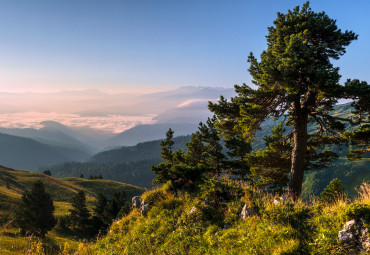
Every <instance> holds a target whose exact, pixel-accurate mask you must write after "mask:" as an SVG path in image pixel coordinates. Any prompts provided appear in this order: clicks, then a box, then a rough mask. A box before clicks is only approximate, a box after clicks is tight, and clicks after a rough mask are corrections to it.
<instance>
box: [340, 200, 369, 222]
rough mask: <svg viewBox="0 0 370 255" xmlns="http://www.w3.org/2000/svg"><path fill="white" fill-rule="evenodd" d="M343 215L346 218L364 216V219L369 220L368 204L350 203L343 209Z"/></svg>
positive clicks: (357, 218)
mask: <svg viewBox="0 0 370 255" xmlns="http://www.w3.org/2000/svg"><path fill="white" fill-rule="evenodd" d="M345 215H346V217H347V220H352V219H356V220H359V219H360V218H364V219H365V220H366V221H370V204H363V203H353V204H350V205H349V206H348V207H347V209H346V211H345Z"/></svg>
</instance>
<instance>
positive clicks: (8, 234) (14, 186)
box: [0, 166, 144, 254]
mask: <svg viewBox="0 0 370 255" xmlns="http://www.w3.org/2000/svg"><path fill="white" fill-rule="evenodd" d="M36 180H41V181H42V182H43V184H44V186H45V190H46V192H47V193H49V194H50V195H51V197H52V199H53V200H54V206H55V212H54V215H55V216H57V217H58V216H64V215H68V214H69V209H71V208H72V206H71V201H72V198H73V197H74V196H75V195H76V194H77V192H78V191H80V190H83V191H84V192H85V194H86V202H87V206H88V208H89V209H90V210H91V209H92V207H93V204H94V203H95V202H96V198H97V196H98V193H99V192H102V193H103V194H104V195H105V196H106V197H108V198H109V197H112V195H113V194H114V193H116V192H122V191H124V192H125V193H126V195H127V196H126V199H128V200H130V199H131V197H132V196H135V195H140V194H142V193H143V191H144V190H143V189H142V188H139V187H135V186H132V185H129V184H125V183H120V182H116V181H110V180H101V179H97V180H87V179H82V178H61V179H59V178H55V177H51V176H48V175H45V174H41V173H32V172H27V171H20V170H15V169H12V168H8V167H4V166H0V254H25V253H27V250H28V249H33V248H34V249H36V250H37V244H36V243H34V241H33V239H32V238H30V237H25V236H22V235H20V234H19V229H18V228H15V227H14V226H13V224H12V222H13V220H14V211H15V208H16V207H17V206H18V205H19V203H20V199H21V196H22V193H23V192H24V191H25V190H27V189H31V187H32V186H33V184H34V182H35V181H36ZM78 241H79V238H78V237H77V238H76V237H73V236H64V235H61V234H59V233H58V232H57V231H55V230H52V231H50V232H49V233H48V235H47V237H46V239H45V240H44V242H46V243H47V244H46V246H44V248H45V247H46V248H47V249H50V251H49V252H47V253H48V254H55V253H54V252H55V251H57V250H59V247H60V246H63V245H64V244H65V243H68V246H69V247H70V248H71V249H72V248H73V249H76V248H77V245H78ZM39 248H40V247H39ZM34 254H39V253H37V252H36V253H34Z"/></svg>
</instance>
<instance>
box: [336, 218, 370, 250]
mask: <svg viewBox="0 0 370 255" xmlns="http://www.w3.org/2000/svg"><path fill="white" fill-rule="evenodd" d="M368 234H369V229H368V223H367V222H366V221H365V219H363V218H361V219H360V220H359V221H357V220H350V221H347V222H346V224H345V225H344V228H343V229H342V230H341V231H339V233H338V240H339V242H340V243H342V244H343V245H345V247H348V249H350V250H351V251H355V252H356V254H359V253H362V252H370V237H369V235H368Z"/></svg>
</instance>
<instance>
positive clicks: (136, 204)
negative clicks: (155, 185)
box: [131, 196, 140, 208]
mask: <svg viewBox="0 0 370 255" xmlns="http://www.w3.org/2000/svg"><path fill="white" fill-rule="evenodd" d="M131 201H132V208H140V197H139V196H134V197H133V198H132V199H131Z"/></svg>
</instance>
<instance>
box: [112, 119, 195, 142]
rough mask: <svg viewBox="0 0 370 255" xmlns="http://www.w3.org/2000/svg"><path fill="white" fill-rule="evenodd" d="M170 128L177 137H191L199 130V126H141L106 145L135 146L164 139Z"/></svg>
mask: <svg viewBox="0 0 370 255" xmlns="http://www.w3.org/2000/svg"><path fill="white" fill-rule="evenodd" d="M169 128H171V129H172V130H174V131H175V135H176V136H182V135H190V134H192V133H193V132H195V131H196V130H197V129H198V124H188V123H182V124H176V123H172V124H170V123H163V124H152V125H139V126H136V127H133V128H130V129H128V130H126V131H124V132H122V133H120V134H118V135H116V136H114V137H113V138H111V139H109V140H108V141H107V142H106V144H105V145H106V147H107V148H109V147H122V146H133V145H136V144H138V143H141V142H146V141H153V140H159V139H164V138H165V137H166V132H167V131H168V129H169Z"/></svg>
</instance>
